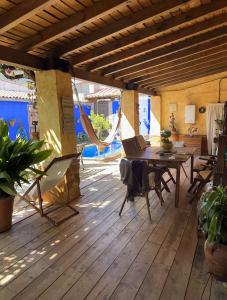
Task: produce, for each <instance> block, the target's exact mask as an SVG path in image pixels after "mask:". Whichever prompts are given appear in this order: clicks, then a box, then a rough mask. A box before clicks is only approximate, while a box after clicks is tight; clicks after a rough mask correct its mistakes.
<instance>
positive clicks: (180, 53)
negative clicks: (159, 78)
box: [114, 34, 227, 78]
mask: <svg viewBox="0 0 227 300" xmlns="http://www.w3.org/2000/svg"><path fill="white" fill-rule="evenodd" d="M194 39H195V38H194ZM226 41H227V34H226V35H225V36H222V37H221V38H218V37H217V38H214V39H212V40H208V41H204V42H203V43H201V44H193V41H192V40H191V42H192V44H190V45H189V46H188V47H187V48H183V49H182V48H181V47H179V48H178V47H177V48H178V49H179V50H178V49H177V50H176V48H174V47H173V46H175V45H171V48H172V49H170V48H169V47H166V48H168V50H169V51H170V52H169V53H168V52H167V51H166V50H167V49H166V48H163V49H160V50H162V55H160V56H161V57H159V56H156V54H155V58H154V59H151V60H150V61H146V62H145V63H141V64H140V65H137V66H132V67H131V68H128V69H125V70H122V71H119V72H117V73H116V74H114V75H115V76H114V78H122V77H125V76H127V75H130V74H134V75H135V77H136V76H139V75H141V74H142V73H143V74H144V71H146V69H149V68H151V67H152V66H153V65H154V66H157V65H158V64H162V63H165V62H167V61H171V60H172V61H174V60H177V59H178V58H181V57H187V56H189V55H191V54H195V53H198V55H199V52H201V51H205V50H207V49H211V48H215V47H217V46H220V45H222V44H223V43H226ZM194 42H195V41H194ZM180 43H181V42H180ZM171 50H172V51H171ZM154 52H155V51H154ZM164 53H166V55H165V54H164ZM141 70H142V71H141Z"/></svg>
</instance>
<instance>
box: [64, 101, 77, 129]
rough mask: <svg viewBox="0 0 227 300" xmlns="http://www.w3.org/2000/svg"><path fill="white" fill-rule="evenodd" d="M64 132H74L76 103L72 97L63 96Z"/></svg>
mask: <svg viewBox="0 0 227 300" xmlns="http://www.w3.org/2000/svg"><path fill="white" fill-rule="evenodd" d="M62 121H63V122H62V123H63V132H65V133H73V132H74V130H75V129H74V103H73V101H72V98H71V97H65V96H63V97H62Z"/></svg>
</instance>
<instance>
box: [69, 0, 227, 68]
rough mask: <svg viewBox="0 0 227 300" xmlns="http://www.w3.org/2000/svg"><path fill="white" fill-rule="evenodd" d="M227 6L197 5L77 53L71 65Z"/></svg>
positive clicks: (216, 3)
mask: <svg viewBox="0 0 227 300" xmlns="http://www.w3.org/2000/svg"><path fill="white" fill-rule="evenodd" d="M226 6H227V3H226V0H219V1H212V2H211V3H207V4H204V5H202V6H199V7H193V8H191V9H190V11H187V12H184V13H182V14H180V15H179V16H175V17H174V18H171V19H167V20H164V21H162V22H161V23H159V24H155V25H152V26H150V27H145V28H144V29H143V30H140V31H138V32H135V33H133V34H130V35H128V36H126V37H124V38H121V39H118V40H116V41H114V42H110V43H108V44H106V45H103V46H102V47H98V48H95V49H92V50H90V51H89V52H87V53H83V54H78V55H76V56H75V57H73V58H72V59H71V61H72V64H73V65H80V64H81V63H84V62H88V61H90V60H92V59H94V57H95V58H98V57H100V56H103V55H105V54H108V53H111V52H113V51H115V50H116V49H122V48H124V47H127V46H129V45H133V44H135V43H137V42H139V41H143V40H146V39H147V38H149V37H151V36H155V35H157V34H159V33H162V32H165V31H166V30H169V29H173V28H175V27H177V26H179V25H182V24H185V23H187V22H191V21H193V20H195V19H198V18H199V17H201V16H205V15H207V14H209V13H212V12H215V11H217V10H220V9H223V8H225V7H226Z"/></svg>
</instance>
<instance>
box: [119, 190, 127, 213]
mask: <svg viewBox="0 0 227 300" xmlns="http://www.w3.org/2000/svg"><path fill="white" fill-rule="evenodd" d="M127 198H128V191H127V193H126V195H125V198H124V200H123V203H122V205H121V209H120V211H119V216H121V213H122V210H123V208H124V206H125V202H126V200H127Z"/></svg>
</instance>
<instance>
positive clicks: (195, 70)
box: [141, 56, 227, 87]
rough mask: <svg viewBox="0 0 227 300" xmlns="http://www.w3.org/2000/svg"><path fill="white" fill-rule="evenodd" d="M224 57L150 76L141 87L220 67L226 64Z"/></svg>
mask: <svg viewBox="0 0 227 300" xmlns="http://www.w3.org/2000/svg"><path fill="white" fill-rule="evenodd" d="M226 58H227V56H224V57H220V58H217V59H216V60H214V61H209V62H206V63H202V64H200V65H197V66H194V67H193V66H192V67H191V68H187V69H185V70H179V71H178V70H177V71H175V72H174V73H171V74H161V75H160V76H159V77H156V78H150V80H148V81H147V82H144V83H142V84H141V85H142V86H143V87H146V86H149V85H150V84H151V85H154V86H155V85H157V84H158V83H159V82H163V81H168V80H174V79H175V78H179V77H186V76H188V75H193V74H197V73H200V72H205V71H209V70H210V69H212V68H218V67H222V66H225V65H226V64H227V60H226Z"/></svg>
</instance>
